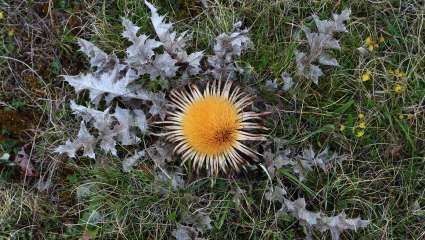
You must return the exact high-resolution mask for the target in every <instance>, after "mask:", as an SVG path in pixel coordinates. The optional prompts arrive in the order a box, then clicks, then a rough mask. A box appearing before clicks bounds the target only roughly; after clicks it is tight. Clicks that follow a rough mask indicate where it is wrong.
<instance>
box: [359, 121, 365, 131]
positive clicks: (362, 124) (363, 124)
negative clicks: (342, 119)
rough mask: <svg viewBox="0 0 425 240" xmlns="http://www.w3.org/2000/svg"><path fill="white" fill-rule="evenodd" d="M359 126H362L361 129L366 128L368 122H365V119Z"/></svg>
mask: <svg viewBox="0 0 425 240" xmlns="http://www.w3.org/2000/svg"><path fill="white" fill-rule="evenodd" d="M359 128H361V129H365V128H366V122H365V121H361V122H360V123H359Z"/></svg>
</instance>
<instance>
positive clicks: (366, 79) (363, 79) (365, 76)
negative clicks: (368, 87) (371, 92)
mask: <svg viewBox="0 0 425 240" xmlns="http://www.w3.org/2000/svg"><path fill="white" fill-rule="evenodd" d="M370 75H371V72H370V71H369V70H368V71H366V72H365V73H363V75H362V81H363V82H366V81H369V80H370Z"/></svg>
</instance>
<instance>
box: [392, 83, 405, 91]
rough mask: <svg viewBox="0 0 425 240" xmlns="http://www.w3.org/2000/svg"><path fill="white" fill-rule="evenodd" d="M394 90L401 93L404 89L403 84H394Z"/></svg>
mask: <svg viewBox="0 0 425 240" xmlns="http://www.w3.org/2000/svg"><path fill="white" fill-rule="evenodd" d="M393 90H394V92H396V93H401V92H402V91H403V86H402V85H401V84H400V83H396V84H394V86H393Z"/></svg>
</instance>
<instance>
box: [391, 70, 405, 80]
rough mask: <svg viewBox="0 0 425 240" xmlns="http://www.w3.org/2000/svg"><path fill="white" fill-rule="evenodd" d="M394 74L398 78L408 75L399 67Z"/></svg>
mask: <svg viewBox="0 0 425 240" xmlns="http://www.w3.org/2000/svg"><path fill="white" fill-rule="evenodd" d="M394 75H395V76H396V77H398V78H404V77H405V76H406V73H405V72H403V70H400V69H399V68H397V69H396V70H394Z"/></svg>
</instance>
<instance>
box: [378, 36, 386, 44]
mask: <svg viewBox="0 0 425 240" xmlns="http://www.w3.org/2000/svg"><path fill="white" fill-rule="evenodd" d="M378 41H379V43H384V42H385V38H384V36H382V35H381V36H380V37H379V40H378Z"/></svg>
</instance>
